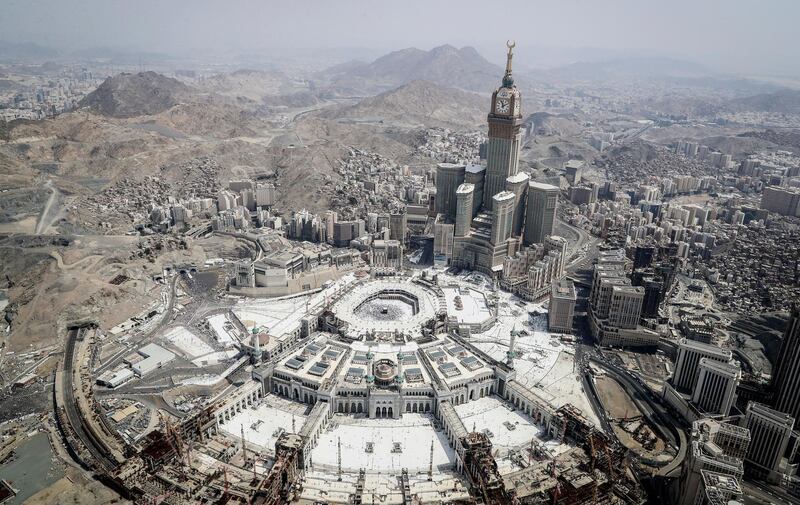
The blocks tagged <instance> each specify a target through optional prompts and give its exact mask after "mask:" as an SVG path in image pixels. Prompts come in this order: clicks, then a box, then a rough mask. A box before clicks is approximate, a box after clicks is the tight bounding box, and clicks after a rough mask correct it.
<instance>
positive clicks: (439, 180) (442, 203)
mask: <svg viewBox="0 0 800 505" xmlns="http://www.w3.org/2000/svg"><path fill="white" fill-rule="evenodd" d="M464 169H465V167H464V165H456V164H454V163H439V164H438V165H436V212H437V213H439V214H443V215H444V216H445V218H447V220H448V221H451V222H452V221H453V220H455V218H456V189H457V188H458V187H459V186H460V185H461V184H463V183H464Z"/></svg>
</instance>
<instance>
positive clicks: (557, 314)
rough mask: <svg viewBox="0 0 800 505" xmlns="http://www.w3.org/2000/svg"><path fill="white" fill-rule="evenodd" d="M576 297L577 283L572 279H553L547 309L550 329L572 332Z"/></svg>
mask: <svg viewBox="0 0 800 505" xmlns="http://www.w3.org/2000/svg"><path fill="white" fill-rule="evenodd" d="M576 299H577V295H576V293H575V284H573V282H572V281H570V280H567V279H561V280H557V281H553V287H552V290H551V292H550V306H549V308H548V310H547V326H548V329H549V330H550V331H554V332H559V333H570V332H572V319H573V317H574V314H575V300H576Z"/></svg>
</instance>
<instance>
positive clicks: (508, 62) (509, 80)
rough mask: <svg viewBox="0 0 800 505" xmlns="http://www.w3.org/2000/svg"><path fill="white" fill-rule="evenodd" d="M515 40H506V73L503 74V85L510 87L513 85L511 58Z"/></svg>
mask: <svg viewBox="0 0 800 505" xmlns="http://www.w3.org/2000/svg"><path fill="white" fill-rule="evenodd" d="M516 45H517V43H516V42H511V41H506V47H508V55H507V56H506V75H504V76H503V87H504V88H510V87H512V86H513V85H514V78H513V77H512V76H511V59H512V58H514V47H515V46H516Z"/></svg>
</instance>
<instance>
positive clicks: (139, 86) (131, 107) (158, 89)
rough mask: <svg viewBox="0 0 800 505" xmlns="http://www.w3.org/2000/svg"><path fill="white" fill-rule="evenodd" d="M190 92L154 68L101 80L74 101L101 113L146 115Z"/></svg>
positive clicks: (165, 108)
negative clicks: (88, 91) (100, 82)
mask: <svg viewBox="0 0 800 505" xmlns="http://www.w3.org/2000/svg"><path fill="white" fill-rule="evenodd" d="M191 95H192V89H191V88H189V87H188V86H187V85H185V84H183V83H182V82H180V81H178V80H177V79H173V78H171V77H166V76H164V75H161V74H158V73H156V72H152V71H150V72H140V73H138V74H128V73H122V74H118V75H115V76H113V77H109V78H108V79H106V80H105V81H103V83H102V84H101V85H100V86H98V88H97V89H96V90H94V91H92V92H91V93H89V94H88V95H86V96H85V97H84V98H83V99H82V100H81V101H80V102H79V103H78V105H79V107H88V108H90V109H91V110H93V111H94V112H98V113H100V114H102V115H104V116H112V117H119V118H122V117H135V116H147V115H152V114H158V113H159V112H163V111H165V110H167V109H169V108H171V107H174V106H175V105H178V104H179V103H183V102H185V101H187V100H188V99H189V97H190V96H191Z"/></svg>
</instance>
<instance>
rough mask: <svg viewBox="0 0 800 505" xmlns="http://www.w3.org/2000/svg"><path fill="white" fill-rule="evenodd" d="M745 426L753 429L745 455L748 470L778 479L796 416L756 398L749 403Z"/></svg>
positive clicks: (749, 472)
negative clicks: (757, 400)
mask: <svg viewBox="0 0 800 505" xmlns="http://www.w3.org/2000/svg"><path fill="white" fill-rule="evenodd" d="M745 426H746V427H747V429H748V430H750V447H749V448H748V451H747V456H746V457H745V460H744V461H745V474H747V475H751V476H753V477H755V478H760V479H766V480H767V481H769V482H776V480H778V479H779V478H780V473H779V468H780V464H781V459H783V456H784V454H785V453H786V449H787V447H788V446H789V439H790V438H791V436H792V429H793V428H794V418H793V417H792V416H790V415H788V414H784V413H782V412H778V411H776V410H773V409H771V408H769V407H767V406H766V405H763V404H761V403H757V402H750V403H748V404H747V412H746V413H745Z"/></svg>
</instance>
